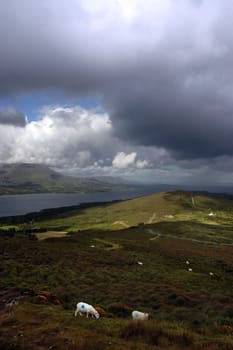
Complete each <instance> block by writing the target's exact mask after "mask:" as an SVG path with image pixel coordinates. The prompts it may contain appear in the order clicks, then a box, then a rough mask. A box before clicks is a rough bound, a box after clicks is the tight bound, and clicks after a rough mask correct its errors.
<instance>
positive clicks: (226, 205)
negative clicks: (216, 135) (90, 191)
mask: <svg viewBox="0 0 233 350" xmlns="http://www.w3.org/2000/svg"><path fill="white" fill-rule="evenodd" d="M50 213H51V214H50ZM43 217H44V218H43ZM25 218H27V219H26V220H28V221H30V222H31V220H32V219H33V218H34V221H33V224H30V225H29V226H30V227H31V228H43V229H58V230H59V229H60V228H62V229H65V230H67V231H74V232H75V231H77V230H86V229H103V230H116V229H123V228H127V227H132V226H137V225H140V224H141V225H152V224H157V223H161V222H170V223H174V222H175V223H177V222H186V221H188V222H190V221H192V222H195V223H199V224H202V225H207V226H208V227H209V228H210V227H212V228H213V231H216V230H218V228H219V226H221V225H224V227H228V226H230V227H231V226H232V225H233V202H232V201H231V200H226V199H221V198H214V197H211V196H206V195H202V194H199V193H190V192H183V191H171V192H161V193H158V194H154V195H150V196H145V197H141V198H135V199H131V200H127V201H122V202H117V203H111V204H105V205H100V206H94V207H88V206H87V207H86V208H85V206H84V207H81V208H76V209H75V208H72V209H70V210H69V209H64V210H63V211H62V210H59V211H56V210H55V211H45V212H44V216H43V213H41V214H39V218H38V217H37V215H34V216H33V215H29V216H27V217H25ZM24 221H25V220H24ZM0 222H1V220H0ZM172 226H173V225H172ZM19 227H20V225H19ZM197 227H200V226H197ZM213 236H214V235H213Z"/></svg>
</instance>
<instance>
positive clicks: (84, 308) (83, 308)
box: [74, 302, 100, 318]
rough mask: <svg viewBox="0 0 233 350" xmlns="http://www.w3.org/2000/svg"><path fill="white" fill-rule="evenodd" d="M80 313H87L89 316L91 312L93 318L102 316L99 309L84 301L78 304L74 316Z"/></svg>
mask: <svg viewBox="0 0 233 350" xmlns="http://www.w3.org/2000/svg"><path fill="white" fill-rule="evenodd" d="M78 313H79V315H80V316H82V314H86V316H87V318H88V317H89V314H90V315H91V316H92V318H94V317H95V318H99V317H100V315H99V313H98V311H97V310H96V309H95V308H94V307H93V306H92V305H89V304H87V303H83V302H80V303H78V304H77V308H76V310H75V314H74V316H75V317H76V316H77V314H78Z"/></svg>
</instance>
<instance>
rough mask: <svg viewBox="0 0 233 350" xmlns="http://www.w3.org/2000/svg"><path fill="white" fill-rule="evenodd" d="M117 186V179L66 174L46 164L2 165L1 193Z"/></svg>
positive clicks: (0, 170) (75, 190)
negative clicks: (111, 180) (113, 180)
mask: <svg viewBox="0 0 233 350" xmlns="http://www.w3.org/2000/svg"><path fill="white" fill-rule="evenodd" d="M117 186H118V184H117V183H116V181H115V182H114V183H111V182H110V180H109V181H107V180H106V181H105V180H100V179H95V178H84V177H74V176H65V175H63V174H61V173H59V172H57V171H54V170H52V169H51V168H49V167H48V166H46V165H40V164H21V163H19V164H5V165H1V166H0V194H22V193H46V192H52V193H55V192H56V193H61V192H66V193H69V192H95V191H110V190H112V189H113V188H117Z"/></svg>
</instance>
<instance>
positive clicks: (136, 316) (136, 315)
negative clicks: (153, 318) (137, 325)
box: [132, 311, 149, 321]
mask: <svg viewBox="0 0 233 350" xmlns="http://www.w3.org/2000/svg"><path fill="white" fill-rule="evenodd" d="M132 317H133V320H137V321H146V320H148V318H149V314H147V313H144V312H140V311H133V312H132Z"/></svg>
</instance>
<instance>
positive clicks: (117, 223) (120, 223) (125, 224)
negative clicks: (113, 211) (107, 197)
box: [112, 220, 129, 228]
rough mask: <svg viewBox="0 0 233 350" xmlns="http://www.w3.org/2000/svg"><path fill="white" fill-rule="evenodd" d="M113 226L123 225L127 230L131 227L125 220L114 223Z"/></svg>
mask: <svg viewBox="0 0 233 350" xmlns="http://www.w3.org/2000/svg"><path fill="white" fill-rule="evenodd" d="M112 225H122V226H124V227H126V228H128V227H129V225H128V224H127V223H126V222H125V221H123V220H120V221H114V222H113V223H112Z"/></svg>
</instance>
